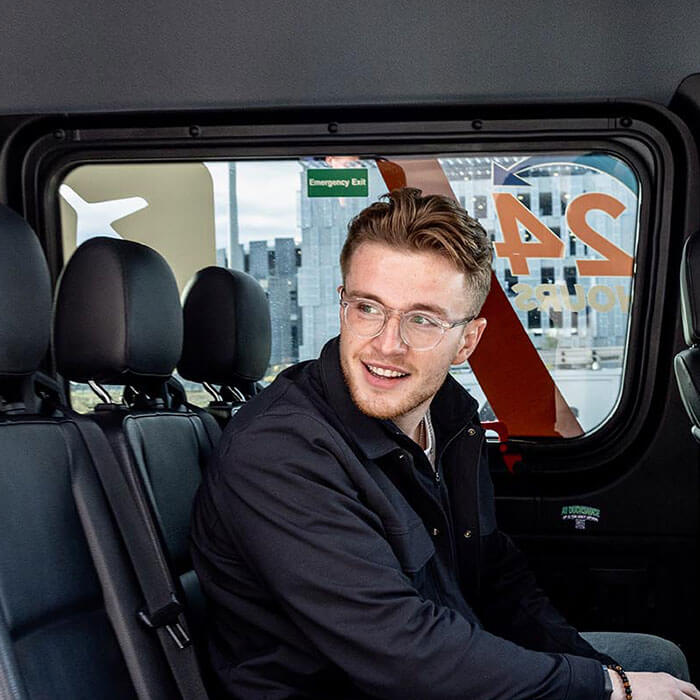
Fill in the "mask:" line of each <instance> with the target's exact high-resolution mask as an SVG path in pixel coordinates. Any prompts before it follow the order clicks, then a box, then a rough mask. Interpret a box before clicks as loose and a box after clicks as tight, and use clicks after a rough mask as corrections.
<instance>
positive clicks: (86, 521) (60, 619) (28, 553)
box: [0, 207, 173, 700]
mask: <svg viewBox="0 0 700 700" xmlns="http://www.w3.org/2000/svg"><path fill="white" fill-rule="evenodd" d="M0 238H1V239H2V248H3V255H2V256H0V532H2V536H1V537H0V696H2V697H3V698H5V697H7V698H17V699H25V698H27V699H31V698H56V699H60V698H65V699H66V700H67V699H69V698H70V699H71V700H74V699H76V698H85V699H87V698H96V697H100V698H115V699H116V698H135V697H137V690H138V694H139V696H140V697H142V698H146V697H148V698H167V697H172V692H173V685H172V683H170V682H169V680H168V679H169V675H168V674H167V672H166V671H165V667H164V666H163V664H162V657H161V656H160V652H159V649H158V647H157V645H156V644H155V643H153V640H151V639H150V636H148V635H145V634H144V633H143V630H142V629H141V627H140V625H139V623H138V621H137V617H136V611H137V610H138V608H139V606H140V605H141V599H140V595H139V593H138V591H137V588H136V585H135V581H134V577H133V573H132V571H131V569H130V566H129V563H128V560H127V559H126V556H125V552H124V550H123V547H122V545H121V541H120V539H119V537H118V535H117V533H116V530H115V527H114V523H113V521H112V519H111V515H110V511H109V508H108V506H107V503H106V501H105V498H104V494H103V491H102V488H101V485H100V483H99V480H98V478H97V474H96V472H95V470H94V464H93V463H92V461H91V460H90V457H89V455H88V452H87V450H86V448H85V445H84V443H83V442H82V439H81V436H80V433H79V432H78V430H77V428H76V426H75V424H74V423H73V422H72V421H70V420H66V419H64V418H60V417H56V416H55V415H54V414H53V412H49V411H45V412H44V411H43V410H42V402H41V401H40V400H39V398H38V397H37V395H36V394H35V393H34V391H33V387H34V383H35V379H36V373H37V370H38V368H39V365H40V363H41V361H42V359H43V358H44V356H45V354H46V351H47V350H48V342H49V327H50V312H51V291H50V278H49V272H48V268H47V266H46V262H45V259H44V256H43V252H42V250H41V247H40V245H39V242H38V240H37V238H36V236H35V235H34V233H33V231H32V230H31V229H30V228H29V226H28V225H27V224H26V223H25V222H24V221H23V220H22V219H21V218H20V217H18V216H16V215H15V214H14V213H13V212H11V211H10V210H8V209H6V208H4V207H0ZM43 413H46V415H43Z"/></svg>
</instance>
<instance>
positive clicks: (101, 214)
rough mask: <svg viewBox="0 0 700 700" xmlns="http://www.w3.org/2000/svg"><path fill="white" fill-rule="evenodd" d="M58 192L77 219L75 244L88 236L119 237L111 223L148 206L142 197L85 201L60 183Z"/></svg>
mask: <svg viewBox="0 0 700 700" xmlns="http://www.w3.org/2000/svg"><path fill="white" fill-rule="evenodd" d="M58 193H59V194H60V195H61V197H63V199H64V200H65V201H66V202H67V203H68V204H69V205H70V206H71V207H72V208H73V209H74V210H75V213H76V216H77V218H78V221H77V230H76V245H80V244H81V243H83V242H84V241H86V240H87V239H88V238H94V237H95V236H108V237H109V238H121V236H120V235H119V234H118V233H117V232H116V231H115V230H114V229H113V228H112V224H113V223H114V222H115V221H119V219H123V218H124V217H126V216H129V215H130V214H133V213H134V212H137V211H139V210H141V209H143V208H144V207H147V206H148V202H147V201H146V200H145V199H144V198H143V197H124V198H123V199H107V200H104V201H102V202H86V201H85V200H84V199H83V198H82V197H81V196H80V195H79V194H78V193H77V192H76V191H75V190H74V189H72V188H71V187H69V186H68V185H61V186H60V187H59V188H58Z"/></svg>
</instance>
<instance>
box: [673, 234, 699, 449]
mask: <svg viewBox="0 0 700 700" xmlns="http://www.w3.org/2000/svg"><path fill="white" fill-rule="evenodd" d="M681 318H682V321H683V336H684V338H685V342H686V343H687V345H688V346H689V347H688V348H687V349H686V350H683V351H682V352H679V353H678V354H677V355H676V357H675V360H674V369H675V372H676V381H677V382H678V389H679V391H680V394H681V399H682V401H683V405H684V406H685V410H686V411H687V413H688V416H689V417H690V420H691V421H692V427H691V432H692V434H693V436H694V437H695V439H696V440H698V442H700V232H696V233H694V234H693V235H691V236H690V238H688V240H687V241H686V242H685V245H684V246H683V257H682V259H681Z"/></svg>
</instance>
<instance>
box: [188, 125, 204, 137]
mask: <svg viewBox="0 0 700 700" xmlns="http://www.w3.org/2000/svg"><path fill="white" fill-rule="evenodd" d="M201 133H202V130H201V129H200V128H199V127H198V126H191V127H190V136H199V135H200V134H201Z"/></svg>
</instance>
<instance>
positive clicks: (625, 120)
mask: <svg viewBox="0 0 700 700" xmlns="http://www.w3.org/2000/svg"><path fill="white" fill-rule="evenodd" d="M620 126H624V127H625V129H627V128H629V127H630V126H632V120H631V119H630V118H629V117H622V119H620Z"/></svg>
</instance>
